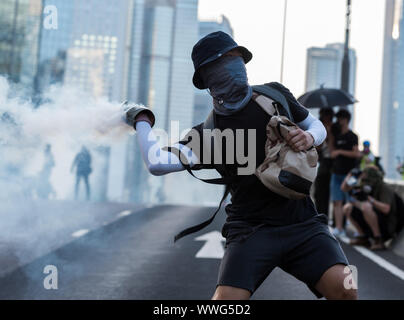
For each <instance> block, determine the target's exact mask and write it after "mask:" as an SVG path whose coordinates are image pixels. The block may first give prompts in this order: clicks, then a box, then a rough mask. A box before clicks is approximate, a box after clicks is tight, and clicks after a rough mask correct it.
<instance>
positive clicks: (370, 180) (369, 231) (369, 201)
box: [341, 165, 397, 250]
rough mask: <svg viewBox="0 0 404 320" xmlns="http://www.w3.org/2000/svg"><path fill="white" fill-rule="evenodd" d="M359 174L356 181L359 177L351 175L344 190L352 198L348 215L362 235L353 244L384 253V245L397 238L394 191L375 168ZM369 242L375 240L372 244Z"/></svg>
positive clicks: (343, 184)
mask: <svg viewBox="0 0 404 320" xmlns="http://www.w3.org/2000/svg"><path fill="white" fill-rule="evenodd" d="M357 171H358V170H357ZM358 174H359V176H358V177H355V173H352V172H351V173H349V174H348V175H347V177H346V178H345V180H344V182H343V183H342V186H341V188H342V190H343V191H346V192H349V193H350V195H351V198H350V201H349V202H348V203H346V204H345V205H344V209H343V210H344V214H345V215H346V216H347V217H348V219H349V220H350V221H351V222H352V224H353V225H354V227H355V229H356V230H357V232H358V236H356V237H355V238H353V239H351V241H350V243H351V244H353V245H364V246H371V249H372V250H383V249H385V246H384V241H386V240H388V239H390V238H392V237H393V235H394V233H395V230H396V226H397V215H396V203H395V195H394V191H393V190H391V189H390V188H389V187H388V186H387V184H386V183H384V181H383V174H382V173H381V172H380V170H379V169H378V168H377V167H376V166H374V165H369V166H366V167H365V168H364V170H363V172H362V171H358ZM369 238H372V239H373V243H372V244H371V243H370V241H369Z"/></svg>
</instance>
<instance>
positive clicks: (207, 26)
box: [193, 15, 233, 124]
mask: <svg viewBox="0 0 404 320" xmlns="http://www.w3.org/2000/svg"><path fill="white" fill-rule="evenodd" d="M216 31H223V32H225V33H227V34H229V35H231V36H232V37H233V29H232V27H231V24H230V21H229V19H227V18H226V17H225V16H223V15H222V16H221V19H220V21H200V22H199V39H201V38H203V37H204V36H206V35H208V34H209V33H212V32H216ZM194 92H195V104H194V113H193V123H194V124H197V123H201V122H203V121H204V120H205V119H206V117H207V116H208V114H209V112H210V110H211V109H212V97H211V96H210V95H209V93H208V92H207V91H206V90H199V89H197V88H194Z"/></svg>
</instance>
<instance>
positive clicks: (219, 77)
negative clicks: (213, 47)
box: [201, 56, 252, 115]
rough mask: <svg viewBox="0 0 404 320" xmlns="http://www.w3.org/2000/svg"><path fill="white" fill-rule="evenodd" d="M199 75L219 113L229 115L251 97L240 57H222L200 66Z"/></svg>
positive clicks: (250, 89)
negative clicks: (202, 66) (203, 66)
mask: <svg viewBox="0 0 404 320" xmlns="http://www.w3.org/2000/svg"><path fill="white" fill-rule="evenodd" d="M201 76H202V79H203V81H204V83H205V84H206V86H207V87H208V88H209V93H210V95H211V96H212V97H213V105H214V107H215V110H216V112H217V113H219V114H223V115H229V114H232V113H234V112H236V111H238V110H240V109H241V108H243V107H244V106H246V105H247V103H248V102H249V101H250V99H251V97H252V88H251V87H250V86H249V84H248V79H247V71H246V68H245V64H244V60H243V58H242V57H237V56H225V57H222V58H221V59H219V60H217V61H216V62H214V63H212V64H211V65H208V66H206V67H205V68H202V69H201Z"/></svg>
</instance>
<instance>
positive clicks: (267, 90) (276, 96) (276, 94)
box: [252, 84, 294, 122]
mask: <svg viewBox="0 0 404 320" xmlns="http://www.w3.org/2000/svg"><path fill="white" fill-rule="evenodd" d="M252 89H253V91H255V92H258V93H259V94H262V95H264V96H267V97H269V98H271V99H272V100H273V101H274V102H276V103H277V104H279V105H280V106H282V108H283V110H284V111H285V112H286V115H287V117H288V118H289V119H290V121H292V122H294V120H293V115H292V113H291V111H290V108H289V103H288V101H287V100H286V98H285V96H284V95H283V94H282V93H281V92H280V91H279V90H277V89H275V88H273V87H271V86H269V85H265V84H263V85H257V86H252Z"/></svg>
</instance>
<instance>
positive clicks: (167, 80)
mask: <svg viewBox="0 0 404 320" xmlns="http://www.w3.org/2000/svg"><path fill="white" fill-rule="evenodd" d="M197 9H198V0H176V1H175V0H146V1H145V2H144V15H143V32H141V33H133V37H132V42H137V43H138V44H139V45H140V48H141V49H139V47H137V48H136V47H135V46H132V48H133V50H136V57H135V58H136V59H137V61H139V65H137V64H135V65H134V66H132V67H131V71H130V73H131V80H130V83H129V86H130V88H131V89H130V92H128V96H129V98H130V100H132V101H135V102H140V103H143V104H144V105H146V106H148V107H150V108H151V109H152V110H153V112H155V114H156V128H161V129H165V130H169V129H170V123H171V121H173V120H174V121H178V125H179V130H180V131H182V130H184V129H188V128H190V127H191V126H192V112H193V104H194V91H193V86H192V82H191V79H192V74H193V65H192V61H191V51H192V47H193V45H194V44H195V42H196V41H197V38H198V19H197V11H198V10H197ZM133 61H134V60H133V57H132V62H133ZM136 68H138V70H137V69H136ZM135 69H136V71H135ZM127 168H128V170H127V175H126V182H125V186H126V187H125V190H126V197H127V199H128V200H132V201H158V200H160V201H162V200H164V198H165V196H167V197H169V198H170V197H171V196H170V195H167V192H172V191H173V189H175V188H168V187H165V186H168V185H170V184H171V181H170V179H171V178H170V177H169V176H167V177H164V178H161V177H160V178H158V177H153V176H150V174H149V173H148V172H147V171H146V170H145V168H144V164H143V160H142V157H141V155H140V151H139V150H138V147H137V144H136V141H135V139H134V138H133V139H131V141H130V142H129V144H128V153H127ZM185 176H186V174H184V175H181V174H180V175H179V176H178V175H177V176H176V179H175V180H176V182H178V181H180V180H181V179H187V178H186V177H185Z"/></svg>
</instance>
